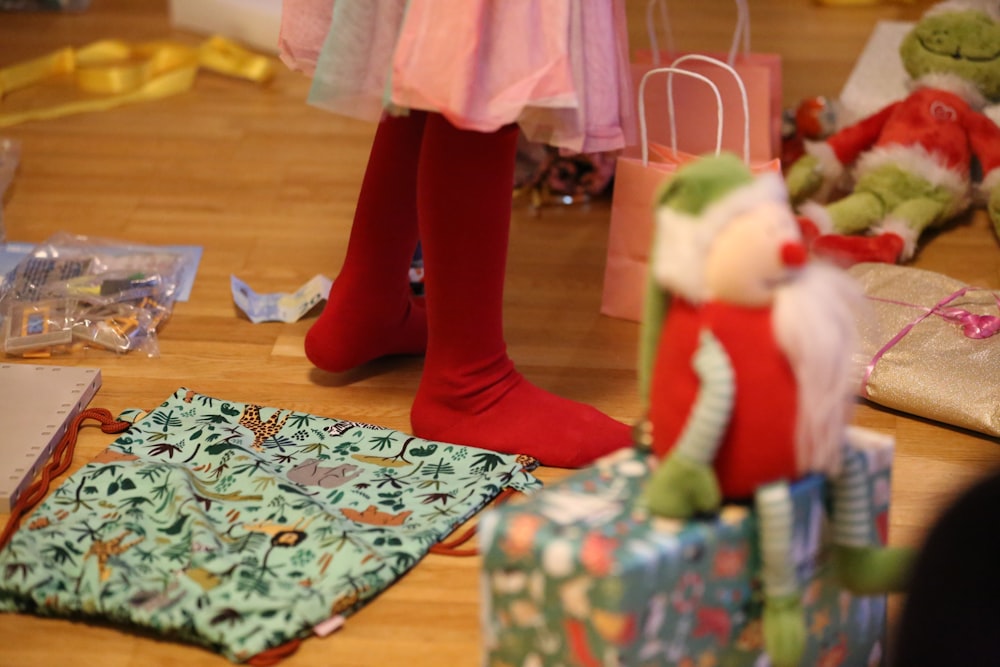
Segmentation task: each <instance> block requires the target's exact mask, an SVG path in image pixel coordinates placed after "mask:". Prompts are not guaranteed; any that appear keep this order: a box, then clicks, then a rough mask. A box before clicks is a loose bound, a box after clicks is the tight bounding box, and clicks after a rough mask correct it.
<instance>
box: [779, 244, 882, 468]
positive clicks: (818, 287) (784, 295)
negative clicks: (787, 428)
mask: <svg viewBox="0 0 1000 667" xmlns="http://www.w3.org/2000/svg"><path fill="white" fill-rule="evenodd" d="M864 305H865V302H864V298H863V294H862V292H861V290H860V288H859V287H858V285H857V284H856V283H855V282H854V281H853V280H852V279H851V278H850V277H849V276H848V275H847V274H846V273H844V272H843V271H841V270H839V269H836V268H834V267H831V266H828V265H825V264H822V263H818V262H812V263H810V264H808V265H806V266H805V267H803V269H802V270H801V272H800V273H798V275H797V276H796V278H795V279H794V280H792V281H791V282H789V283H788V284H787V285H785V286H783V287H781V288H779V289H778V291H777V292H776V294H775V301H774V312H773V315H772V318H773V320H772V321H773V324H774V331H775V337H776V338H777V339H778V343H779V345H780V346H781V348H782V350H784V352H785V354H787V355H788V359H789V363H790V364H791V366H792V370H793V372H794V373H795V378H796V381H797V383H798V402H799V410H798V415H797V436H798V437H797V451H796V454H797V461H798V467H799V470H800V471H802V472H819V473H823V474H826V475H836V474H837V473H838V472H839V471H840V465H841V461H842V458H843V456H842V455H843V448H844V434H845V429H846V427H847V424H848V422H849V420H850V418H851V412H852V408H853V406H854V396H855V392H856V390H857V387H858V383H859V382H860V380H861V378H860V373H859V372H858V371H859V370H860V369H858V367H857V365H856V362H855V359H854V354H855V352H856V351H857V349H858V318H859V317H861V316H863V312H864Z"/></svg>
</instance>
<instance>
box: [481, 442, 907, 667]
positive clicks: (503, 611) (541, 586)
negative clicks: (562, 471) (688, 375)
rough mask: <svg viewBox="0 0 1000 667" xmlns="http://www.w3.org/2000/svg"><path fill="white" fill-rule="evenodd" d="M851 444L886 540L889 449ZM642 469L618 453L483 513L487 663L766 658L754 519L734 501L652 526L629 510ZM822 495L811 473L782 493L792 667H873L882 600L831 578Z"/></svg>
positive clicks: (730, 663) (639, 459)
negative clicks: (799, 630) (799, 654)
mask: <svg viewBox="0 0 1000 667" xmlns="http://www.w3.org/2000/svg"><path fill="white" fill-rule="evenodd" d="M860 449H861V450H862V451H863V452H864V453H865V456H864V459H865V461H866V465H867V468H868V474H869V479H870V491H871V494H870V496H871V498H872V499H873V506H874V509H875V514H874V516H875V517H876V520H875V521H874V522H873V526H872V531H873V536H875V537H877V538H878V539H879V540H881V541H883V542H884V537H885V529H886V521H887V515H888V500H889V473H890V462H891V458H892V443H891V441H887V440H886V439H884V438H879V437H875V436H874V435H872V434H869V435H868V437H866V438H865V443H864V445H863V446H862V447H860ZM649 472H650V459H649V458H648V457H647V456H646V455H644V454H642V453H640V452H638V451H635V450H626V451H623V452H619V453H617V454H615V455H612V456H610V457H607V458H605V459H603V460H601V461H599V462H598V463H597V464H595V465H594V466H592V467H590V468H588V469H585V470H583V471H581V472H579V473H576V474H574V475H573V476H571V477H569V478H567V479H565V480H562V481H560V482H559V483H557V484H554V485H552V486H551V487H550V488H547V489H546V490H544V491H542V492H541V493H538V494H534V495H533V496H532V497H531V498H529V499H527V500H526V502H522V503H518V504H516V505H514V504H511V505H508V506H504V507H501V508H498V509H495V510H491V511H489V512H487V513H486V514H485V515H484V517H483V520H482V522H481V524H480V530H481V533H480V534H481V540H482V542H483V547H482V551H483V555H484V559H483V560H484V565H483V572H482V585H483V605H484V610H483V636H484V641H485V649H484V650H485V652H486V655H485V659H484V664H486V665H490V666H493V667H500V666H515V665H516V666H529V665H530V666H531V667H542V666H548V665H553V666H554V665H594V666H598V665H604V666H612V665H642V666H653V665H662V666H666V665H677V666H679V667H698V666H700V665H718V666H720V667H722V666H725V667H740V666H756V665H761V664H769V663H768V662H767V661H766V657H765V656H764V655H763V653H762V652H763V635H762V629H761V622H760V613H761V608H762V602H763V599H762V594H761V591H760V586H759V583H758V579H757V577H756V575H755V573H756V572H757V570H758V567H757V565H758V562H759V559H758V555H757V548H756V520H755V517H754V515H753V513H752V512H751V511H750V509H749V508H748V507H744V506H736V505H731V506H726V507H724V508H723V510H722V511H721V512H720V513H719V515H718V516H717V517H713V518H708V519H704V520H702V519H697V520H692V521H689V522H677V521H668V520H663V519H655V520H650V518H649V516H648V514H647V513H645V511H644V510H642V509H641V508H639V507H637V506H636V502H635V501H636V499H637V497H638V496H639V494H640V492H641V489H642V487H643V485H644V483H645V481H646V480H647V479H648V476H649ZM827 491H828V489H827V483H826V481H825V480H824V479H823V478H821V477H809V478H806V479H804V480H802V481H800V482H797V483H796V484H795V485H794V486H793V490H792V496H793V501H794V505H795V540H794V550H795V557H796V562H797V565H798V574H799V578H800V581H801V583H802V592H803V606H804V608H805V612H806V624H807V628H808V630H809V639H808V647H807V652H806V655H805V657H804V658H803V662H802V665H810V666H815V665H859V666H863V665H879V664H882V655H883V641H884V637H883V635H884V628H885V611H886V599H885V597H884V596H873V597H855V596H853V595H851V594H850V593H848V592H846V591H844V590H842V589H841V588H840V587H839V586H837V585H836V583H835V582H833V581H832V579H831V577H830V575H829V573H828V571H829V569H830V568H829V566H828V558H827V553H828V550H827V546H828V544H829V542H828V540H827V539H826V532H827V525H828V518H827V512H826V505H827V502H826V495H827Z"/></svg>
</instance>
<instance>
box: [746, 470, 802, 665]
mask: <svg viewBox="0 0 1000 667" xmlns="http://www.w3.org/2000/svg"><path fill="white" fill-rule="evenodd" d="M755 504H756V508H757V517H758V521H759V525H760V551H761V579H762V581H763V584H764V596H765V600H764V614H763V619H762V623H763V630H764V647H765V649H766V650H767V654H768V657H769V658H770V659H771V664H772V665H774V667H796V666H797V665H799V663H800V662H801V660H802V655H803V653H804V652H805V648H806V637H807V633H806V623H805V612H804V611H803V610H802V602H801V600H800V597H799V590H798V581H797V580H796V576H795V563H794V561H793V558H792V524H793V518H794V513H793V508H792V499H791V496H790V494H789V491H788V485H787V484H784V483H780V484H770V485H768V486H765V487H762V488H761V489H760V490H759V491H758V492H757V495H756V498H755Z"/></svg>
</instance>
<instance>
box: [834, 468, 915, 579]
mask: <svg viewBox="0 0 1000 667" xmlns="http://www.w3.org/2000/svg"><path fill="white" fill-rule="evenodd" d="M872 522H873V517H872V501H871V497H870V494H869V489H868V477H867V475H866V474H865V466H864V458H863V454H862V453H861V452H859V451H857V450H854V449H850V448H848V450H847V452H845V456H844V463H843V469H842V470H841V473H840V475H839V476H838V477H837V478H836V479H835V480H833V540H834V556H833V557H834V568H835V572H836V575H837V578H838V580H839V581H840V583H841V585H842V586H844V587H845V588H847V589H848V590H850V591H852V592H854V593H859V594H862V595H874V594H878V593H889V592H897V591H901V590H903V589H904V587H905V583H906V578H907V576H908V573H909V570H910V563H911V561H912V558H913V553H912V551H911V550H910V549H905V548H904V549H900V548H890V547H882V546H880V545H877V544H875V543H874V540H873V538H872Z"/></svg>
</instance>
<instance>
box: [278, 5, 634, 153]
mask: <svg viewBox="0 0 1000 667" xmlns="http://www.w3.org/2000/svg"><path fill="white" fill-rule="evenodd" d="M280 49H281V56H282V59H283V60H284V62H285V63H286V64H287V65H288V66H289V67H291V68H292V69H296V70H300V71H302V72H305V73H306V74H309V75H311V76H312V78H313V87H312V90H311V92H310V98H309V101H310V103H312V104H315V105H317V106H320V107H323V108H326V109H329V110H331V111H335V112H337V113H341V114H345V115H348V116H351V117H355V118H361V119H367V120H372V121H377V120H378V119H379V118H380V117H381V115H382V113H383V112H385V111H386V110H388V111H389V112H397V111H400V110H403V109H423V110H427V111H434V112H438V113H441V114H442V115H443V116H444V117H445V118H447V119H448V120H449V121H450V122H451V123H452V124H454V125H455V126H457V127H460V128H463V129H470V130H478V131H483V132H490V131H493V130H496V129H498V128H500V127H502V126H504V125H507V124H510V123H517V124H518V125H520V127H521V130H522V131H523V133H524V135H525V136H526V138H528V139H529V140H531V141H536V142H541V143H547V144H550V145H553V146H558V147H560V148H563V149H565V150H567V151H570V152H581V153H593V152H603V151H611V150H617V149H620V148H622V147H624V146H625V144H626V139H627V137H628V138H630V137H631V129H632V127H633V111H632V106H631V104H630V100H631V92H630V86H631V82H630V76H629V65H628V42H627V30H626V22H625V10H624V6H623V4H622V1H621V0H284V4H283V8H282V22H281V34H280Z"/></svg>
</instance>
